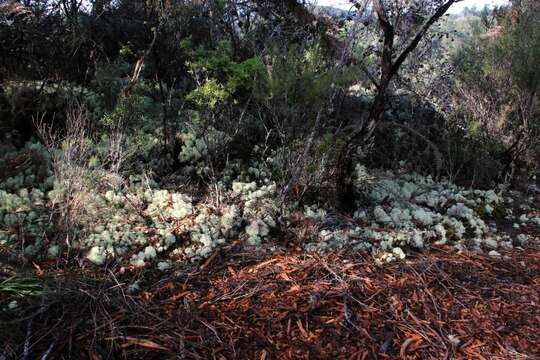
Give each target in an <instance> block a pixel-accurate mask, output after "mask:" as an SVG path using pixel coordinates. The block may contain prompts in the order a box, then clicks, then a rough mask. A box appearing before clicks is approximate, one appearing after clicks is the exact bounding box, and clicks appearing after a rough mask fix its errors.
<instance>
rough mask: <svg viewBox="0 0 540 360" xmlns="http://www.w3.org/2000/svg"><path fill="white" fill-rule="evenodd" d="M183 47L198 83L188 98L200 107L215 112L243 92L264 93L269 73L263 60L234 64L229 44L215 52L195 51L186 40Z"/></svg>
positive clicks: (256, 58)
mask: <svg viewBox="0 0 540 360" xmlns="http://www.w3.org/2000/svg"><path fill="white" fill-rule="evenodd" d="M182 48H183V49H185V50H186V51H187V52H188V54H189V57H190V60H188V62H187V65H188V67H189V69H190V72H191V74H192V75H193V76H194V78H195V79H196V82H197V87H196V88H195V89H194V90H193V91H192V92H190V93H189V94H188V95H187V96H186V99H187V100H189V101H193V102H194V103H195V104H196V105H197V106H198V107H199V108H205V107H209V108H210V109H212V110H213V109H215V108H216V106H218V105H223V104H225V103H226V101H227V100H229V98H231V96H232V95H234V94H235V93H237V92H240V91H253V92H258V91H263V89H264V87H265V75H266V71H265V66H264V64H263V63H262V61H261V59H260V58H258V57H252V58H247V59H245V60H243V61H235V60H234V58H233V54H232V49H231V46H230V44H229V43H228V42H221V43H219V44H218V46H217V47H216V48H215V49H208V48H204V47H198V48H196V49H193V45H192V43H191V41H189V40H186V41H184V42H182Z"/></svg>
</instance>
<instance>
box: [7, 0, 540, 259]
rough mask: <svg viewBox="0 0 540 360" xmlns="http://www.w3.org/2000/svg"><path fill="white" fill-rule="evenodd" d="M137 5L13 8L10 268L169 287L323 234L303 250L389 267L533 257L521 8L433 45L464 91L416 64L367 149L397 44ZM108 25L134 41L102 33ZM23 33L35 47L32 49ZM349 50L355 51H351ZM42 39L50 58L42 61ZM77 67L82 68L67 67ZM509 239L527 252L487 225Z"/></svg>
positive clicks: (248, 9) (227, 10) (531, 49)
mask: <svg viewBox="0 0 540 360" xmlns="http://www.w3.org/2000/svg"><path fill="white" fill-rule="evenodd" d="M28 3H30V4H33V2H32V1H30V2H28ZM136 3H137V6H133V7H130V6H129V5H130V4H129V3H128V2H124V1H119V2H115V3H114V4H113V3H111V4H109V6H106V7H104V8H102V9H101V12H100V15H99V16H97V15H96V14H94V13H93V12H89V11H85V10H84V9H73V11H74V12H72V13H69V14H67V13H66V14H63V13H62V12H58V11H57V10H50V11H48V12H47V11H44V10H43V11H44V12H42V13H40V14H41V16H42V17H31V18H28V19H27V20H25V21H21V20H20V19H19V18H17V17H13V15H12V14H11V15H10V14H7V15H6V13H5V12H4V10H5V9H6V8H4V7H2V8H1V9H0V10H2V12H0V41H1V42H2V44H4V43H5V44H6V46H7V47H6V48H7V49H9V51H8V53H7V54H8V55H7V58H6V59H7V61H6V64H2V68H1V69H0V70H1V71H0V76H1V78H2V83H1V84H0V115H1V118H0V127H1V128H2V130H5V131H3V134H2V139H1V147H0V151H1V154H2V155H1V158H0V167H1V169H2V173H1V174H0V199H1V202H0V220H1V222H0V244H1V246H4V247H7V248H9V249H10V252H11V254H12V258H18V257H20V256H23V257H32V256H37V257H50V258H53V259H57V258H62V259H67V260H71V259H73V258H85V259H88V260H89V261H91V262H92V263H94V264H97V265H104V264H113V263H117V264H123V265H125V264H130V265H132V266H135V267H142V266H146V265H147V264H150V263H151V264H156V265H157V266H158V267H159V268H160V269H163V270H164V269H167V268H169V267H171V266H172V265H173V264H175V263H177V262H180V263H185V262H189V261H197V260H200V259H204V258H206V257H208V256H210V255H211V254H212V253H213V252H214V251H216V250H217V249H218V248H219V247H220V246H223V245H224V244H227V243H230V242H231V241H232V240H237V239H240V240H241V241H242V243H244V244H246V245H247V246H261V245H264V244H269V246H272V243H273V241H272V240H273V239H275V238H276V237H278V236H288V233H289V232H290V231H294V227H295V226H296V225H295V224H302V223H312V224H313V226H315V228H316V229H317V231H314V232H313V233H311V234H309V235H308V236H304V238H302V239H301V241H300V243H301V245H302V246H303V247H304V248H305V249H307V250H310V251H311V250H312V251H327V250H331V249H333V250H336V249H337V250H340V249H344V248H347V247H349V246H353V247H358V248H363V249H369V250H370V251H372V252H373V254H374V255H376V256H377V257H378V258H379V259H380V260H381V261H389V260H393V259H395V258H402V257H404V256H405V255H406V254H407V253H409V252H411V251H418V250H421V249H425V248H429V247H430V246H432V245H451V246H453V247H455V248H458V249H462V248H469V249H476V250H482V249H483V250H488V251H492V252H493V253H494V254H495V253H496V251H497V249H498V248H500V247H506V248H510V247H512V246H524V245H525V244H526V243H527V240H528V239H527V235H526V234H524V233H523V234H522V233H519V234H518V232H519V229H521V228H522V227H523V226H525V227H527V226H533V227H534V226H538V222H539V221H538V217H537V216H535V215H534V214H532V213H531V214H532V215H527V214H526V213H527V212H528V209H520V210H519V212H520V213H517V214H514V213H512V212H511V211H510V209H511V208H512V207H511V206H510V205H509V199H508V195H507V194H508V193H507V187H497V185H496V184H497V183H501V182H503V181H504V180H506V179H507V178H508V177H509V176H511V175H517V174H518V173H519V172H520V170H521V168H520V166H521V165H522V164H524V163H525V164H527V165H528V167H527V168H526V169H527V170H528V171H529V172H531V173H532V172H534V171H535V169H537V168H536V167H535V166H537V164H535V163H534V158H535V156H536V155H534V154H535V151H536V150H535V149H536V147H537V146H538V144H537V140H538V138H539V137H538V129H539V128H538V121H537V120H538V109H539V108H538V105H539V104H538V94H540V91H538V84H539V83H540V82H538V81H537V80H538V76H537V75H538V74H537V73H536V70H535V69H537V67H535V66H534V65H535V61H537V60H535V59H538V57H537V56H536V52H537V50H538V49H537V46H536V45H537V44H536V43H537V42H538V41H537V40H538V39H539V38H540V37H538V36H537V35H538V31H536V29H537V27H534V26H535V25H537V23H538V16H537V15H536V14H535V13H534V11H531V10H530V9H525V8H524V7H523V8H520V7H519V6H517V5H516V7H510V8H509V9H508V10H507V11H503V12H500V13H498V14H499V15H497V16H495V17H494V18H493V19H492V21H487V22H485V24H479V23H473V24H476V25H474V26H475V28H474V29H475V30H473V31H471V33H470V34H469V36H468V37H466V36H465V37H464V38H462V39H461V45H459V46H457V45H450V43H449V41H450V40H446V41H443V37H444V36H443V35H441V34H442V31H443V30H441V29H434V30H433V29H432V30H430V31H432V32H435V33H436V32H437V31H441V34H438V35H437V34H435V35H437V36H434V37H432V38H430V39H431V43H430V44H431V45H432V46H433V47H434V49H435V50H436V53H437V54H439V53H444V55H445V59H447V58H450V57H453V58H454V63H455V64H453V65H454V70H455V71H456V74H457V75H456V77H455V78H449V77H448V72H447V71H446V70H448V69H447V67H448V66H450V65H452V64H448V63H445V64H444V65H445V67H444V69H442V65H443V64H441V59H440V58H439V59H435V58H431V59H430V58H429V57H427V58H426V56H425V55H422V56H420V55H418V56H417V57H412V58H411V59H409V60H408V61H407V62H406V63H405V65H403V66H404V67H403V69H402V71H401V74H400V77H398V78H397V79H396V80H395V83H393V85H395V86H394V87H389V88H388V91H387V93H385V98H384V101H385V104H384V107H383V109H382V110H383V112H382V113H383V114H382V118H381V119H379V120H381V121H380V123H379V124H378V127H377V128H376V129H375V131H374V132H373V137H367V138H366V139H364V140H366V141H365V142H364V143H360V144H355V143H354V142H351V141H350V139H348V138H347V137H348V135H349V134H348V133H350V132H354V131H356V125H358V124H359V123H362V121H357V118H361V119H363V117H365V115H366V113H369V112H370V110H371V109H373V104H374V103H375V101H376V99H377V88H378V85H377V81H375V82H374V85H373V86H366V85H365V82H364V81H367V80H366V79H368V78H369V79H371V80H372V78H373V76H374V74H375V73H373V72H372V71H373V69H376V66H378V65H377V64H378V62H377V61H376V60H377V56H378V51H376V50H377V49H379V48H380V46H381V44H380V43H381V42H382V40H381V39H382V38H381V37H380V33H379V31H378V30H379V29H374V28H373V27H371V25H370V24H371V23H372V21H371V20H373V19H371V20H370V19H365V21H362V22H361V23H358V22H354V21H353V20H346V21H345V20H344V23H343V24H341V25H340V27H339V29H338V30H339V31H331V29H330V27H329V26H326V25H325V23H324V22H323V21H322V20H321V19H319V18H316V17H315V18H314V17H313V16H314V15H313V14H311V13H310V12H305V11H304V10H305V9H306V8H305V6H300V4H298V3H297V2H296V1H284V2H269V3H267V4H266V3H265V5H264V6H263V5H261V4H256V3H255V2H250V1H248V2H245V3H242V4H236V3H235V2H231V3H226V2H220V1H217V2H208V3H206V2H203V3H198V2H195V3H192V4H191V3H189V4H188V3H185V4H184V3H178V4H172V3H171V4H166V5H163V6H161V7H159V6H154V5H153V4H152V3H151V2H136ZM295 4H296V5H295ZM34 5H36V7H35V8H32V6H29V9H30V10H32V9H33V10H36V9H38V8H39V7H38V5H39V4H34ZM233 5H234V6H233ZM236 5H237V6H241V7H242V8H241V9H240V10H239V9H238V8H235V6H236ZM297 5H298V6H297ZM518 8H519V9H523V11H522V12H521V13H515V12H513V11H514V10H515V9H518ZM51 9H55V8H51ZM302 9H304V10H302ZM75 10H76V11H75ZM36 11H37V10H36ZM419 11H420V10H419ZM422 11H425V9H424V10H422ZM156 14H158V15H159V16H158V15H156ZM250 14H252V15H250ZM250 16H251V17H250ZM63 19H70V21H65V22H64V21H61V20H63ZM512 19H514V20H516V19H519V20H520V21H513V20H512ZM326 20H327V21H330V20H328V19H326ZM521 20H522V21H521ZM320 21H321V22H320ZM478 21H480V20H478ZM102 22H106V23H107V24H108V25H107V26H112V25H111V24H122V25H121V28H122V29H124V30H119V29H117V28H116V27H115V26H112V28H114V29H112V30H114V31H112V32H111V34H110V35H106V34H105V33H104V32H101V30H99V31H97V30H96V32H93V31H90V30H91V29H94V30H95V29H101V28H100V27H99V26H97V27H96V25H99V24H102V25H103V23H102ZM406 24H408V23H406ZM406 24H405V25H406ZM449 24H450V23H449ZM405 25H403V26H405ZM462 25H463V24H461V25H460V26H462ZM447 26H450V25H448V24H447ZM496 26H498V27H496ZM357 27H361V29H362V30H361V31H359V32H357V33H355V32H354V31H357V30H356V28H357ZM47 29H49V30H50V29H57V30H58V31H56V32H53V31H47ZM494 29H499V30H498V31H500V33H499V34H494V33H493V31H494ZM444 31H446V35H447V36H446V39H448V33H450V32H451V29H450V30H449V29H446V30H444ZM489 31H491V32H489ZM19 33H20V34H23V35H24V34H29V33H33V34H34V38H32V39H29V40H28V42H27V43H26V42H24V43H21V44H22V45H21V46H16V44H17V41H15V40H16V38H17V36H16V34H19ZM49 33H50V38H48V36H49V35H47V34H49ZM349 34H353V35H355V36H356V37H358V38H359V39H357V40H358V41H357V43H355V42H354V41H353V42H352V45H351V44H348V43H346V42H347V41H349V40H350V36H349ZM471 34H472V35H471ZM329 36H331V37H332V38H331V39H330V40H333V41H334V42H337V41H339V45H341V46H343V49H340V50H341V52H340V53H338V52H337V51H336V49H335V48H334V47H332V46H330V45H329V41H328V40H329ZM39 39H41V40H43V41H45V43H46V44H49V45H50V49H47V48H41V46H39V47H35V48H33V47H32V46H30V45H31V44H32V43H33V42H37V41H38V40H39ZM54 41H56V42H58V43H59V44H64V45H65V47H66V48H65V49H64V48H58V47H55V46H54ZM331 42H332V41H330V43H331ZM529 42H531V44H533V45H534V46H528V45H527V46H525V45H526V44H529ZM96 44H102V46H101V47H99V46H98V47H96ZM535 44H536V45H535ZM348 46H350V48H349V47H348ZM33 49H34V50H35V49H41V51H42V56H43V61H41V62H40V61H36V54H33V53H31V51H34V50H33ZM396 49H397V48H396ZM55 51H57V53H58V54H60V55H61V56H60V55H58V58H57V59H56V58H55V54H56V53H55ZM348 52H351V54H349V53H348ZM26 53H27V55H28V59H29V60H25V62H24V63H19V62H17V61H16V59H17V58H21V54H26ZM68 53H70V54H72V56H73V58H74V59H76V61H74V62H73V64H72V65H73V66H72V67H70V66H68V64H67V63H63V64H62V66H60V65H58V64H57V61H60V60H61V59H63V58H64V56H66V55H67V54H68ZM366 54H367V55H366ZM364 55H365V56H364ZM53 58H54V59H53ZM514 59H521V60H519V61H517V60H514ZM53 60H54V61H53ZM499 63H502V64H503V65H504V66H501V67H498V66H496V64H499ZM422 64H424V65H425V66H420V65H422ZM29 68H31V69H38V70H39V71H37V70H36V71H34V72H27V71H26V69H29ZM437 68H439V69H440V72H433V71H431V69H437ZM443 70H444V71H443ZM9 74H16V76H10V75H9ZM428 75H429V76H430V79H432V80H429V81H428V80H426V81H424V80H425V79H420V78H419V79H417V80H418V81H414V82H411V81H407V79H410V78H411V77H412V76H418V77H423V76H428ZM396 76H397V75H396ZM4 79H5V80H4ZM505 79H510V80H509V82H510V87H509V88H508V87H507V86H506V80H505ZM359 81H361V82H360V83H359ZM429 83H433V84H435V85H433V86H437V87H438V88H439V89H438V90H441V89H448V88H452V87H453V86H455V89H456V90H455V91H454V92H452V93H451V94H449V93H442V92H441V91H431V90H433V89H431V90H430V88H429ZM406 84H409V85H406ZM351 85H355V88H352V87H351ZM491 88H495V89H496V91H497V94H498V95H500V96H498V97H496V98H492V97H490V94H488V93H486V91H487V90H488V89H491ZM420 90H421V91H420ZM427 94H429V96H428V95H427ZM503 95H504V96H503ZM449 99H451V100H452V101H450V100H449ZM520 101H521V102H520ZM520 104H521V105H520ZM480 105H481V106H480ZM524 105H527V107H526V108H524V107H523V106H524ZM519 109H525V110H526V111H519ZM487 110H489V111H487ZM494 115H496V116H494ZM347 146H352V147H354V151H353V152H352V153H353V154H352V155H351V154H350V153H348V152H346V151H343V149H345V148H347ZM306 149H307V150H310V151H307V150H306ZM343 154H345V155H347V156H349V155H350V156H349V157H350V158H351V159H350V160H351V161H350V163H348V162H347V163H346V162H345V161H343V160H344V159H343V158H342V156H343ZM522 155H523V156H522ZM344 164H345V165H344ZM364 165H366V166H367V167H366V166H364ZM345 167H349V169H348V170H349V172H348V173H346V172H340V170H341V168H345ZM373 169H379V170H373ZM385 171H388V172H387V173H386V172H385ZM403 172H408V173H409V174H403ZM344 174H345V175H346V176H342V175H344ZM340 177H343V179H341V178H340ZM516 177H517V176H514V178H516ZM336 178H340V179H337V180H336ZM291 179H293V180H294V181H291ZM445 179H446V180H445ZM341 180H343V181H341ZM343 184H345V185H346V187H347V188H346V189H345V188H340V185H343ZM456 184H459V186H458V185H456ZM461 186H475V187H479V188H482V189H483V190H470V189H469V188H465V187H461ZM284 189H287V192H285V191H284ZM489 189H492V190H489ZM493 189H496V190H493ZM340 192H341V195H342V196H344V197H347V198H349V199H350V200H351V203H352V208H351V209H349V210H351V212H350V213H349V214H347V215H350V218H349V219H348V220H347V221H344V220H343V219H341V220H335V219H334V215H333V212H339V211H340V210H343V209H342V208H341V209H340V208H338V209H336V208H337V207H338V206H337V205H336V202H337V201H336V200H335V198H337V196H334V195H335V194H336V193H340ZM527 204H528V203H527ZM527 206H528V205H527ZM522 213H523V214H525V215H524V216H525V218H520V217H519V216H521V215H522ZM518 215H519V216H518ZM332 219H334V220H335V221H334V220H332ZM516 219H521V220H524V221H520V220H516ZM501 220H504V221H507V222H512V223H514V222H515V224H516V225H517V226H514V227H512V228H513V229H515V232H516V233H515V234H507V233H505V232H501V231H500V229H497V228H496V227H494V226H493V224H491V223H492V222H497V221H501ZM522 224H524V225H522Z"/></svg>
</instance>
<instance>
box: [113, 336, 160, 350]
mask: <svg viewBox="0 0 540 360" xmlns="http://www.w3.org/2000/svg"><path fill="white" fill-rule="evenodd" d="M123 339H124V340H126V342H125V343H123V344H122V345H120V347H121V348H126V347H129V346H132V345H136V346H140V347H143V348H146V349H152V350H164V351H170V349H169V348H167V347H165V346H163V345H160V344H158V343H155V342H153V341H151V340H145V339H137V338H132V337H125V338H123Z"/></svg>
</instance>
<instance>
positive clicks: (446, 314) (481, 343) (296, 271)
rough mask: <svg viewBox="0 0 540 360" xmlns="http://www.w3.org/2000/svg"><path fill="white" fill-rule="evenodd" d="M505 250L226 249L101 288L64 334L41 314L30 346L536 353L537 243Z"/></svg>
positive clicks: (283, 353) (59, 350)
mask: <svg viewBox="0 0 540 360" xmlns="http://www.w3.org/2000/svg"><path fill="white" fill-rule="evenodd" d="M511 256H512V258H511V259H494V258H490V257H486V256H480V255H465V254H456V253H454V252H446V251H442V250H435V251H432V252H430V253H428V254H424V255H419V256H418V257H415V258H412V259H410V260H408V261H406V262H402V263H394V264H391V265H386V266H384V267H379V266H377V265H375V264H374V262H373V260H372V259H371V258H370V257H369V256H368V255H366V254H364V253H360V252H349V253H348V254H341V255H340V254H331V255H327V256H324V257H319V256H315V255H306V254H297V255H295V254H293V255H276V256H273V257H270V258H268V257H267V258H265V259H264V260H257V257H256V256H254V255H250V254H230V253H229V254H225V255H223V258H222V259H219V258H217V257H216V258H215V259H213V260H212V261H211V262H210V263H208V264H206V266H205V267H204V269H203V270H201V271H198V272H196V273H193V274H191V275H185V274H184V275H182V274H179V275H178V276H177V277H175V278H168V279H161V280H160V281H158V282H157V283H155V284H154V285H151V286H147V285H146V286H145V284H144V283H143V284H142V288H143V292H142V293H140V294H139V295H137V296H135V297H131V296H128V295H125V297H123V296H124V295H118V296H117V297H116V298H114V297H113V295H112V294H113V293H114V292H115V291H118V290H119V289H120V288H124V289H125V286H123V285H122V286H118V285H116V286H115V285H114V284H115V283H116V281H114V282H113V283H112V284H110V286H101V288H100V289H101V290H102V295H101V296H100V297H99V298H95V299H94V300H92V301H90V303H92V304H93V305H91V306H89V308H90V309H92V311H87V310H83V308H84V306H82V303H81V304H79V305H78V308H79V309H80V310H78V311H79V314H71V313H70V314H69V316H67V315H66V310H65V309H64V312H63V313H62V314H63V315H62V316H65V318H66V320H65V323H64V324H63V325H64V328H65V329H70V330H69V331H68V330H66V331H62V332H57V333H56V337H55V335H54V334H48V335H47V336H44V335H43V334H45V331H44V330H47V329H49V330H50V329H51V325H50V324H53V323H54V321H52V320H48V321H43V320H42V322H41V325H42V327H44V328H45V327H47V329H41V330H42V335H41V337H40V338H39V341H30V343H31V344H32V348H31V352H32V351H33V353H34V354H36V355H38V356H36V357H39V355H41V354H42V353H43V352H44V351H46V350H47V349H48V347H51V346H50V344H53V346H52V351H51V358H61V357H62V356H63V357H64V358H70V357H91V358H92V359H94V360H97V359H107V358H109V359H121V358H128V359H134V358H145V359H168V358H178V359H180V358H186V359H539V357H538V355H540V251H536V250H529V251H527V252H522V253H518V254H513V255H511ZM226 259H228V260H226ZM118 280H119V281H120V282H121V279H120V278H119V279H118ZM85 286H89V285H84V286H83V285H81V291H82V292H89V291H90V288H86V287H85ZM64 301H68V302H69V299H65V300H64ZM52 309H53V308H51V309H50V310H49V314H50V313H51V312H54V311H53V310H52ZM74 309H77V308H74ZM70 311H75V312H76V311H77V310H70ZM40 316H41V317H43V316H44V315H40ZM57 319H58V317H57V318H56V319H55V320H57ZM36 324H37V319H36V320H35V321H34V326H33V329H34V330H33V331H34V332H35V333H36V335H34V336H35V337H36V338H37V337H38V336H37V334H38V333H39V329H38V328H39V326H40V325H36ZM45 324H47V325H45ZM24 329H26V328H24ZM49 332H50V331H49ZM53 333H54V331H53ZM45 339H48V340H47V341H46V340H45ZM48 344H49V345H48ZM10 349H11V350H13V351H15V350H16V347H14V346H11V347H10ZM53 355H54V356H53Z"/></svg>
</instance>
